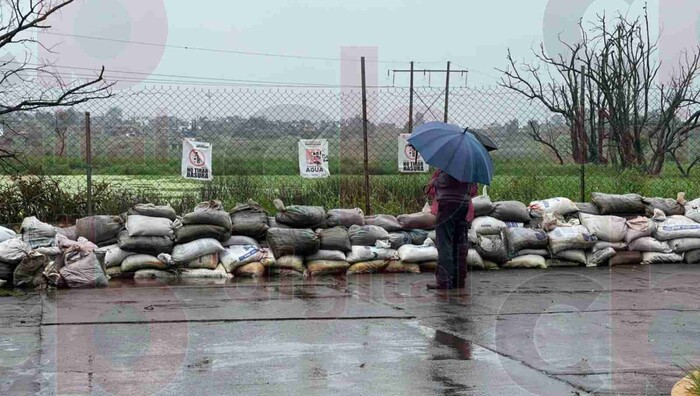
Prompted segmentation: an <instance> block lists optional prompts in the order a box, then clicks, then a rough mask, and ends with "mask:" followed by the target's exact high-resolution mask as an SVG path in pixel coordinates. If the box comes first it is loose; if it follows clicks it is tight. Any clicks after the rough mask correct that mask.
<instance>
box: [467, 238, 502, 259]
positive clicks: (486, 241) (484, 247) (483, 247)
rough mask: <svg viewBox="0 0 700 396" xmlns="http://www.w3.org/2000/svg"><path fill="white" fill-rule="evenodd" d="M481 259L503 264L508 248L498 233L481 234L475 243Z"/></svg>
mask: <svg viewBox="0 0 700 396" xmlns="http://www.w3.org/2000/svg"><path fill="white" fill-rule="evenodd" d="M475 248H476V251H477V252H479V255H480V256H481V258H482V259H484V260H488V261H492V262H494V263H496V264H503V263H505V262H506V261H508V248H507V246H506V242H505V241H504V240H503V238H502V237H501V236H500V235H481V236H479V242H478V243H477V244H476V245H475Z"/></svg>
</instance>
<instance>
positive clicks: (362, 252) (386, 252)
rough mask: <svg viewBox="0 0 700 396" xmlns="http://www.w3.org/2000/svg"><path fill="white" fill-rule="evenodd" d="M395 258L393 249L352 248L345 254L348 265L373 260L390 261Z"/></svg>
mask: <svg viewBox="0 0 700 396" xmlns="http://www.w3.org/2000/svg"><path fill="white" fill-rule="evenodd" d="M396 257H397V252H396V250H394V249H384V248H378V247H374V246H353V247H352V249H351V251H350V253H348V254H347V257H346V259H347V261H348V262H349V263H350V264H355V263H360V262H364V261H374V260H392V259H395V258H396Z"/></svg>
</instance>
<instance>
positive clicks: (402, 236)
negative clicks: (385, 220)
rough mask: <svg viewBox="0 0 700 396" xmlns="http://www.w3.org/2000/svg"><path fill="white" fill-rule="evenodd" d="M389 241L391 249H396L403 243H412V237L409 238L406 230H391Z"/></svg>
mask: <svg viewBox="0 0 700 396" xmlns="http://www.w3.org/2000/svg"><path fill="white" fill-rule="evenodd" d="M424 242H425V241H424ZM389 243H390V244H391V248H392V249H398V248H400V247H401V246H403V245H410V244H412V243H413V239H412V238H411V233H410V232H406V231H399V232H391V233H389Z"/></svg>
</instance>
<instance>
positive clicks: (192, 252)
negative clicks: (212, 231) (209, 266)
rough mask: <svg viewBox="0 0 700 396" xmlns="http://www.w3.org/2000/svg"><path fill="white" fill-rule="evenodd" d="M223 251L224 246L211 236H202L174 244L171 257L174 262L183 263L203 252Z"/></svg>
mask: <svg viewBox="0 0 700 396" xmlns="http://www.w3.org/2000/svg"><path fill="white" fill-rule="evenodd" d="M223 251H224V247H223V246H221V242H219V241H217V240H216V239H213V238H204V239H197V240H195V241H192V242H188V243H184V244H181V245H175V247H174V248H173V253H172V258H173V261H174V262H175V263H176V264H185V263H187V262H189V261H192V260H194V259H196V258H197V257H201V256H204V255H205V254H212V253H217V252H223Z"/></svg>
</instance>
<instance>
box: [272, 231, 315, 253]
mask: <svg viewBox="0 0 700 396" xmlns="http://www.w3.org/2000/svg"><path fill="white" fill-rule="evenodd" d="M267 243H268V244H269V245H270V249H272V253H273V254H274V256H275V257H283V256H293V255H296V256H303V257H306V256H310V255H312V254H314V253H316V252H318V251H319V250H320V248H321V241H320V240H319V238H318V236H317V235H316V233H315V232H313V231H311V230H305V229H284V228H270V229H269V230H268V231H267Z"/></svg>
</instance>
